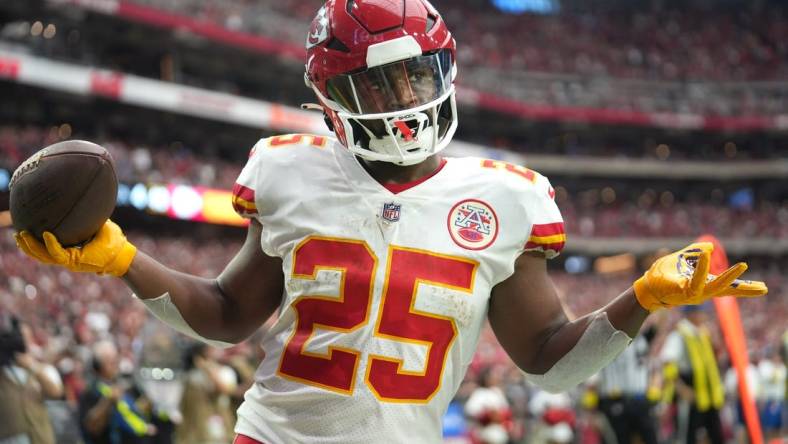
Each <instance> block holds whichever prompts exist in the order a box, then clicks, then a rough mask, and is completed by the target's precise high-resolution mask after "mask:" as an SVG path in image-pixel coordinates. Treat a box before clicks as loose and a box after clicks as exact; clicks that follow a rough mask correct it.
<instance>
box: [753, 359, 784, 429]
mask: <svg viewBox="0 0 788 444" xmlns="http://www.w3.org/2000/svg"><path fill="white" fill-rule="evenodd" d="M758 374H759V376H760V391H759V395H760V396H759V402H758V404H759V411H760V416H761V425H762V427H763V432H764V435H766V438H767V439H771V438H777V437H779V436H781V432H782V431H783V415H784V414H785V413H786V412H785V410H784V409H785V396H786V367H785V363H783V360H782V356H780V351H779V349H778V348H776V347H775V348H772V347H769V348H767V350H766V352H765V353H764V358H763V359H762V360H761V362H760V363H758Z"/></svg>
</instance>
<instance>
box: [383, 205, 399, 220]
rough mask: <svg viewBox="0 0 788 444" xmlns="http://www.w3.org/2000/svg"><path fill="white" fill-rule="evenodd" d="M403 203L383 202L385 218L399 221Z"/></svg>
mask: <svg viewBox="0 0 788 444" xmlns="http://www.w3.org/2000/svg"><path fill="white" fill-rule="evenodd" d="M400 208H402V205H400V204H395V203H394V202H392V203H387V204H383V220H385V221H388V222H397V221H398V220H399V210H400Z"/></svg>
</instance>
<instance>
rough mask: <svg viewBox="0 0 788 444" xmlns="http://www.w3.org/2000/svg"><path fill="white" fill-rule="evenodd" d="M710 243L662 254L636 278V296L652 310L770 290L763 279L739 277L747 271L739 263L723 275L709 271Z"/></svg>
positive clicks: (641, 303) (643, 304)
mask: <svg viewBox="0 0 788 444" xmlns="http://www.w3.org/2000/svg"><path fill="white" fill-rule="evenodd" d="M713 249H714V246H713V245H712V244H711V243H710V242H699V243H695V244H692V245H690V246H689V247H687V248H685V249H683V250H681V251H677V252H675V253H673V254H669V255H667V256H664V257H661V258H659V259H657V261H656V262H654V264H653V265H652V266H651V268H649V269H648V271H646V273H645V274H644V275H643V277H641V278H640V279H638V280H637V281H635V284H634V285H633V288H634V289H635V297H636V298H637V300H638V302H640V305H642V306H643V308H645V309H646V310H648V311H654V310H657V309H659V308H669V307H675V306H679V305H699V304H702V303H704V302H706V301H707V300H709V299H711V298H714V297H717V296H736V297H756V296H763V295H765V294H766V293H767V292H768V289H767V288H766V284H765V283H763V282H760V281H745V280H740V279H738V278H739V276H741V275H742V273H744V272H745V271H746V270H747V264H745V263H744V262H739V263H738V264H736V265H734V266H732V267H730V268H728V269H727V270H725V271H724V272H723V273H722V274H720V275H719V276H714V275H711V274H709V264H710V262H711V252H712V250H713Z"/></svg>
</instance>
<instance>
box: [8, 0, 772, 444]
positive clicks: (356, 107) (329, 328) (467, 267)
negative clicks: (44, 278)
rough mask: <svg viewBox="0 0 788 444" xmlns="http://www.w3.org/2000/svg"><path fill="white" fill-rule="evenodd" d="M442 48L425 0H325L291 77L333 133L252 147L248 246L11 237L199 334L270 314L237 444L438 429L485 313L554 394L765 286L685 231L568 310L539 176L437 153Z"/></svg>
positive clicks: (115, 230)
mask: <svg viewBox="0 0 788 444" xmlns="http://www.w3.org/2000/svg"><path fill="white" fill-rule="evenodd" d="M455 61H456V51H455V41H454V39H453V38H452V35H451V33H450V32H449V30H448V28H447V25H446V23H444V21H443V19H442V18H441V16H440V14H439V13H438V11H436V10H435V9H434V8H433V7H432V6H431V5H430V4H429V2H428V1H426V0H328V1H327V2H326V4H325V5H324V6H323V7H322V8H321V9H320V11H319V12H318V14H317V16H316V18H315V19H314V22H313V23H312V27H311V29H310V32H309V35H308V40H307V59H306V76H305V77H306V83H307V85H308V86H309V87H311V88H312V89H313V90H314V92H315V94H316V96H317V99H318V101H319V102H320V107H321V108H322V109H323V111H324V112H325V115H326V122H327V123H328V125H329V126H330V127H331V129H332V130H333V132H334V134H335V135H336V138H328V137H323V136H311V135H289V136H280V137H272V138H269V139H265V140H261V141H260V142H258V143H257V144H256V145H255V147H254V149H253V150H252V154H251V156H250V159H249V162H248V164H247V165H246V167H245V168H244V169H243V171H242V172H241V175H240V177H239V179H238V183H237V185H236V186H235V188H234V200H233V203H234V205H235V208H236V210H237V211H238V212H239V213H240V214H241V215H242V216H244V217H246V218H248V219H250V221H251V223H250V225H249V229H248V234H247V238H246V242H245V243H244V245H243V247H242V248H241V250H240V251H239V252H238V254H237V255H236V256H235V258H234V259H233V260H232V261H231V262H230V263H229V264H228V265H227V267H226V268H225V269H224V271H223V272H222V273H221V274H220V275H219V276H218V277H216V278H214V279H205V278H201V277H196V276H191V275H188V274H184V273H180V272H178V271H175V270H171V269H169V268H167V267H165V266H163V265H162V264H160V263H159V262H157V261H156V260H155V259H154V258H152V257H150V256H148V255H147V254H145V253H143V252H141V251H137V249H136V248H135V247H134V246H133V245H132V244H131V243H129V242H128V241H127V240H126V238H125V236H124V235H123V232H122V231H121V229H120V228H119V227H118V226H117V225H115V224H114V223H112V222H107V224H106V225H105V226H104V227H103V229H102V230H101V231H100V232H99V233H98V235H97V236H96V237H95V239H94V240H93V241H91V242H90V243H89V244H87V245H86V246H85V247H83V248H82V249H76V248H63V247H62V246H61V245H60V243H59V242H58V240H57V239H56V238H55V237H54V236H53V235H52V234H50V233H46V234H45V235H44V242H43V243H42V242H39V241H38V240H36V239H35V238H34V237H32V236H31V235H30V234H29V233H25V232H22V233H19V234H18V235H17V240H18V244H19V247H20V248H21V249H22V250H24V251H25V252H26V253H28V254H29V255H30V256H32V257H34V258H36V259H38V260H40V261H42V262H45V263H50V264H57V265H62V266H65V267H67V268H69V269H71V270H74V271H88V272H95V273H99V274H109V275H114V276H118V277H121V278H122V279H124V280H125V282H126V283H127V284H128V285H129V287H131V289H133V291H134V293H135V294H136V296H137V297H138V298H139V299H140V300H141V301H142V302H143V303H144V304H145V305H146V306H147V307H148V308H149V309H150V311H151V312H152V313H153V314H154V315H156V316H157V317H158V318H159V319H161V320H162V321H164V322H166V323H168V324H169V325H171V326H172V327H173V328H175V329H176V330H178V331H180V332H183V333H185V334H187V335H189V336H192V337H194V338H198V339H201V340H204V341H207V342H209V343H211V344H215V345H220V346H224V345H228V344H234V343H238V342H239V341H243V340H244V339H245V338H247V337H248V336H250V335H251V334H252V333H253V332H254V331H255V330H256V329H257V328H258V327H259V326H260V325H261V324H262V323H263V322H265V321H266V319H268V318H269V317H270V316H272V314H273V313H274V312H277V313H278V318H277V320H276V323H275V324H274V325H273V327H272V328H271V329H270V331H268V333H267V334H266V336H265V338H264V339H263V347H264V349H265V350H266V355H265V358H264V360H263V361H262V363H261V365H260V368H259V370H258V372H257V377H256V383H255V384H254V385H253V387H252V388H251V389H250V390H249V391H248V392H247V394H246V401H245V402H244V404H243V405H242V406H241V407H240V409H239V411H238V416H239V417H238V423H237V426H236V432H237V433H238V434H239V437H238V440H237V441H238V442H249V443H254V442H261V443H296V442H334V443H344V444H348V443H370V442H376V443H402V442H408V443H421V442H425V443H435V442H440V441H441V417H442V415H443V413H444V412H445V411H446V409H447V406H448V404H449V402H450V401H451V399H452V397H453V396H454V394H455V392H456V391H457V389H458V387H459V386H460V383H461V381H462V379H463V375H464V374H465V370H466V367H467V366H468V364H469V363H470V362H471V359H472V356H473V354H474V350H475V348H476V344H477V340H478V338H479V333H480V330H481V329H482V327H483V325H484V323H485V319H488V320H489V322H490V325H491V326H492V328H493V330H494V332H495V334H496V335H497V337H498V339H499V341H500V343H501V345H502V346H503V348H504V349H505V350H506V352H507V353H508V354H509V356H510V357H511V358H512V360H513V361H514V362H515V363H516V364H517V366H518V367H519V368H521V369H522V370H523V371H524V372H526V373H527V374H529V378H530V379H531V380H532V381H533V382H534V383H536V384H539V385H540V386H542V387H544V388H546V389H547V390H551V391H562V390H566V389H569V388H571V387H573V386H574V385H576V384H578V383H579V382H581V381H583V380H585V379H586V378H587V377H589V376H591V375H593V374H594V373H596V372H597V371H598V370H599V369H600V368H602V367H603V366H605V365H606V364H607V363H609V362H610V361H611V360H612V359H613V358H614V357H615V356H616V355H617V354H618V353H619V352H621V351H622V350H623V349H624V348H625V347H626V346H627V345H628V344H629V343H630V341H631V338H632V337H633V336H634V335H635V334H636V333H637V331H638V329H639V327H640V325H641V324H642V323H643V320H644V319H645V318H646V317H647V315H648V313H649V312H650V311H653V310H656V309H660V308H664V307H672V306H678V305H683V304H699V303H702V302H703V301H705V300H707V299H710V298H713V297H715V296H720V295H736V296H759V295H763V294H765V293H766V291H767V290H766V286H765V285H764V284H763V283H762V282H750V281H741V280H738V279H737V278H738V277H739V276H740V275H741V274H742V273H743V272H744V271H745V270H746V268H747V266H746V264H743V263H740V264H737V265H735V266H733V267H731V268H730V269H729V270H727V271H726V272H724V273H722V274H721V275H720V276H716V277H714V276H710V275H709V274H708V268H709V255H710V253H711V249H712V246H711V244H706V243H701V244H693V245H691V246H689V247H687V248H686V249H684V250H681V251H679V252H676V253H674V254H671V255H668V256H665V257H663V258H662V259H660V260H658V261H657V262H656V263H655V264H654V265H653V266H652V267H651V269H650V270H648V271H647V272H646V273H645V275H644V276H643V277H642V278H640V279H639V280H638V281H637V282H635V283H634V285H633V288H629V289H627V290H625V291H624V292H623V293H621V294H620V295H619V296H618V297H616V298H614V299H613V300H612V302H610V303H609V304H608V305H606V306H604V307H601V308H600V309H599V310H598V311H596V312H594V313H591V314H589V315H587V316H584V317H581V318H578V319H576V320H574V321H569V320H568V319H567V317H566V315H565V314H564V311H563V310H562V308H561V304H560V303H559V300H558V298H557V297H556V292H555V289H554V287H553V283H552V282H551V280H550V277H549V276H548V273H547V266H546V263H547V260H548V259H550V258H552V257H555V256H556V255H558V254H559V252H560V251H561V249H562V247H563V245H564V242H565V234H564V226H563V221H562V218H561V214H560V212H559V210H558V208H557V207H556V205H555V203H554V202H553V197H554V191H553V188H552V187H551V186H550V183H549V182H548V180H547V178H545V177H544V176H542V175H540V174H538V173H536V172H534V171H531V170H528V169H526V168H523V167H520V166H516V165H511V164H507V163H502V162H498V161H492V160H484V159H476V158H445V157H442V156H441V155H440V154H439V153H440V151H441V150H443V149H444V148H445V147H446V146H447V145H448V144H449V143H450V142H451V139H452V136H453V135H454V133H455V130H456V128H457V109H456V102H455V88H454V81H455V78H456V76H457V66H456V62H455ZM611 296H613V295H611Z"/></svg>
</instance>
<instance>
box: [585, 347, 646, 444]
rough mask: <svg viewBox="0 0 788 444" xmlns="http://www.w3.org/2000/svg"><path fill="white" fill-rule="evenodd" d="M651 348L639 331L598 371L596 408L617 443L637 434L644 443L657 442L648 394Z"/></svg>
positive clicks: (627, 441)
mask: <svg viewBox="0 0 788 444" xmlns="http://www.w3.org/2000/svg"><path fill="white" fill-rule="evenodd" d="M653 336H654V335H653V334H649V335H648V337H651V338H653ZM650 348H651V343H650V341H649V339H647V336H646V334H640V335H638V336H637V337H635V339H634V340H633V341H632V344H630V346H629V347H628V348H627V349H625V350H624V351H623V352H622V353H621V354H620V355H619V356H618V358H616V360H615V361H613V362H612V363H611V364H610V365H608V366H607V367H605V368H603V369H602V371H600V372H599V383H598V387H599V408H600V409H601V410H602V412H604V414H605V416H606V417H607V420H608V422H609V423H610V426H611V427H612V428H613V430H614V431H615V434H616V439H617V440H618V442H619V443H629V442H632V441H633V439H634V436H638V437H640V439H641V440H642V441H643V443H644V444H657V429H656V419H655V417H654V411H653V408H652V407H653V400H650V399H649V398H648V391H649V385H650V382H651V381H650V380H651V378H650V374H649V362H648V357H649V353H650ZM654 401H655V400H654Z"/></svg>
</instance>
